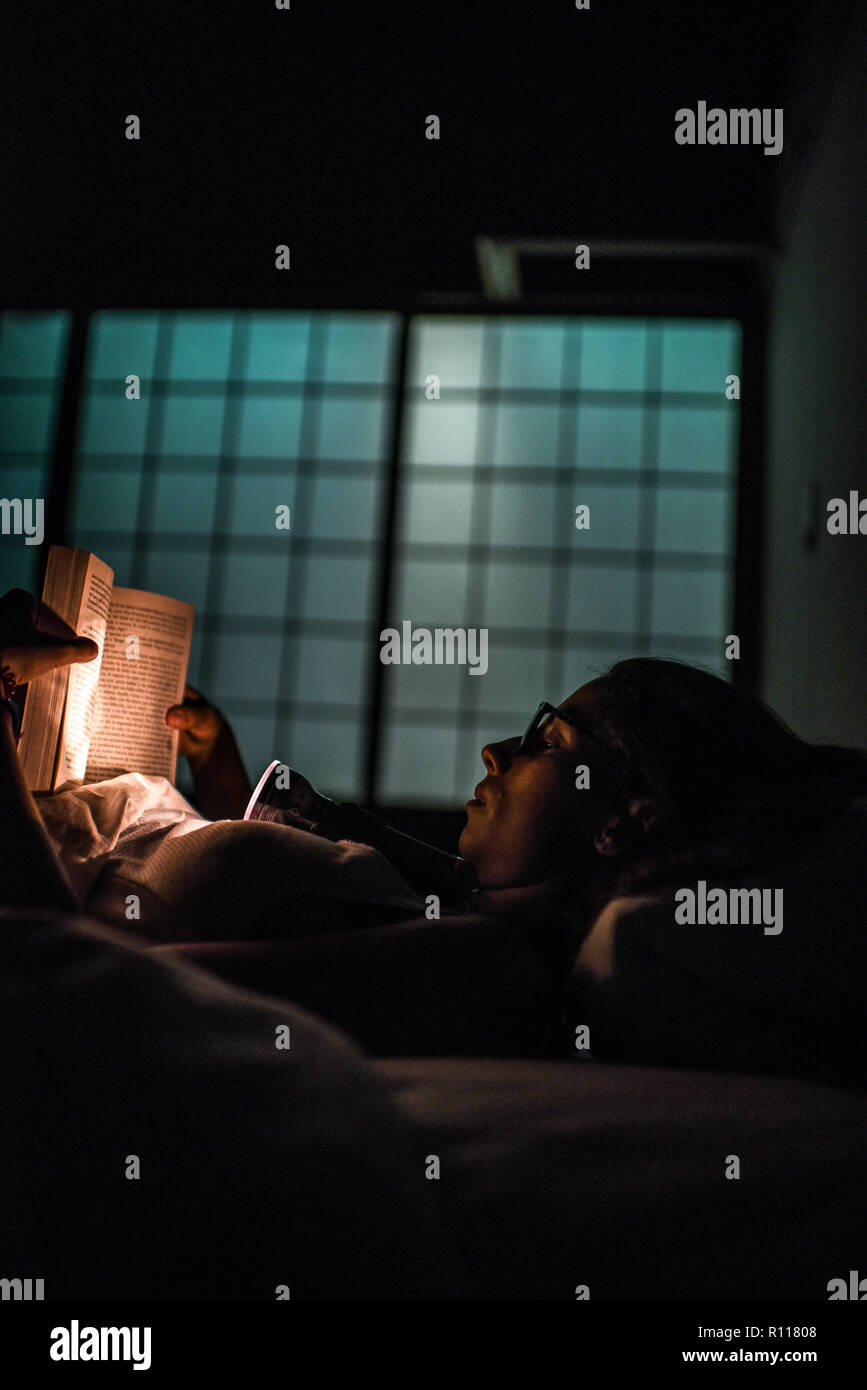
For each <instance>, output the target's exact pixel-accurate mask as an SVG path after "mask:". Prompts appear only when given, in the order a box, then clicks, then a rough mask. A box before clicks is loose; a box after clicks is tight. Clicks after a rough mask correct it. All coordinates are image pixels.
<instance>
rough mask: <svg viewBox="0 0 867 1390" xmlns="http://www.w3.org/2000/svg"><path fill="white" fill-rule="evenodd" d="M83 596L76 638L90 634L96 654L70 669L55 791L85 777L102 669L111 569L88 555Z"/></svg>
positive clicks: (109, 604)
mask: <svg viewBox="0 0 867 1390" xmlns="http://www.w3.org/2000/svg"><path fill="white" fill-rule="evenodd" d="M91 560H92V563H91V564H90V566H89V567H88V572H87V577H86V580H85V585H84V595H83V598H82V607H81V616H80V618H79V621H78V626H77V627H76V632H77V634H78V636H79V637H92V638H93V640H94V642H95V643H96V645H97V646H98V647H99V656H98V657H96V658H95V659H94V660H93V661H87V662H82V663H81V664H80V665H78V666H71V667H70V668H69V684H68V686H67V690H66V711H65V714H64V718H63V727H62V730H61V735H60V747H59V749H58V754H57V768H56V771H55V774H54V785H55V788H57V789H58V790H59V789H60V788H62V787H65V786H67V785H68V784H69V783H71V782H81V781H83V780H84V776H85V771H86V768H87V754H88V749H89V747H90V738H91V734H92V731H93V725H94V719H95V715H96V692H97V686H98V683H99V677H100V671H101V668H102V651H103V646H104V644H105V631H106V624H107V621H108V613H109V608H110V606H111V593H112V589H111V580H112V577H113V575H112V571H111V570H110V569H109V568H108V565H104V564H103V563H102V561H101V560H97V558H96V556H95V555H94V556H92V557H91Z"/></svg>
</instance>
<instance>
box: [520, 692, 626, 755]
mask: <svg viewBox="0 0 867 1390" xmlns="http://www.w3.org/2000/svg"><path fill="white" fill-rule="evenodd" d="M549 718H553V719H562V720H563V723H564V724H569V725H570V727H571V728H573V729H578V730H579V732H580V733H582V734H583V735H584V737H585V738H590V739H592V740H593V742H594V743H598V744H599V747H600V748H604V749H605V751H606V752H607V753H608V754H609V756H610V757H613V758H614V760H615V761H616V762H617V763H619V764H620V767H621V770H622V771H626V770H628V769H629V768H630V767H631V766H632V765H633V760H632V759H631V758H627V757H625V756H624V755H623V754H622V753H620V752H619V751H618V750H617V749H616V748H612V747H611V744H610V743H606V742H605V740H604V739H601V738H600V737H599V735H598V734H594V732H593V730H592V729H589V728H588V727H587V725H586V724H585V723H584V722H583V720H581V719H579V718H578V716H577V715H575V714H573V713H572V711H571V710H562V709H558V708H557V706H556V705H550V704H549V703H548V701H547V700H543V701H542V703H541V704H540V705H539V708H538V709H537V710H536V713H535V714H534V715H533V718H532V719H531V720H530V722H529V724H528V725H527V728H526V730H525V732H524V736H523V738H522V739H521V742H520V744H519V746H518V751H517V753H516V754H515V756H516V757H520V756H521V754H522V753H525V754H531V753H535V752H536V748H537V746H538V742H539V732H540V730H541V728H542V725H543V724H545V722H546V721H547V720H548V719H549Z"/></svg>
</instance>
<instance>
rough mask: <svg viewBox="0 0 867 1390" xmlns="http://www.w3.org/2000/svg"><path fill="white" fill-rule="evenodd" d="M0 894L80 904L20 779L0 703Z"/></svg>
mask: <svg viewBox="0 0 867 1390" xmlns="http://www.w3.org/2000/svg"><path fill="white" fill-rule="evenodd" d="M0 865H2V872H0V882H2V888H0V894H2V899H3V902H4V903H10V904H11V903H26V904H27V905H28V906H32V905H35V904H39V905H40V906H51V907H61V908H64V909H66V910H69V909H73V910H77V909H79V908H80V906H81V904H80V903H79V901H78V899H77V898H76V896H75V894H74V892H73V891H72V887H71V885H70V882H69V880H68V878H67V877H66V874H65V873H64V871H63V867H62V865H61V863H60V860H59V859H58V858H57V855H56V854H55V852H54V846H53V845H52V843H51V841H50V839H49V838H48V834H47V833H46V830H45V826H44V825H43V824H42V818H41V816H40V815H39V812H38V810H37V809H36V803H35V802H34V800H33V797H32V796H31V795H30V791H29V789H28V787H27V784H26V782H25V781H24V776H23V774H22V771H21V764H20V762H19V761H18V751H17V749H16V746H15V734H14V732H13V728H12V716H11V714H10V712H9V711H8V710H7V709H6V707H5V705H2V704H0Z"/></svg>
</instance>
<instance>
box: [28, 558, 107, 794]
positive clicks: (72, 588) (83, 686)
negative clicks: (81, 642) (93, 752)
mask: <svg viewBox="0 0 867 1390" xmlns="http://www.w3.org/2000/svg"><path fill="white" fill-rule="evenodd" d="M113 579H114V573H113V571H112V570H111V569H110V568H109V567H108V565H105V564H103V562H102V561H101V560H99V559H98V558H97V557H96V556H95V555H92V554H91V553H90V551H87V550H73V549H70V548H69V547H67V546H62V545H53V546H52V547H51V549H50V551H49V552H48V565H47V568H46V573H45V583H44V585H43V589H42V607H41V609H40V613H39V618H38V620H37V628H39V629H40V630H41V631H44V632H51V633H55V634H56V633H58V632H59V631H60V628H59V627H58V625H57V623H56V618H60V619H62V620H63V622H65V623H67V624H68V625H69V627H71V628H72V629H73V631H74V632H76V633H77V634H78V635H79V636H87V637H93V638H94V640H95V641H96V642H97V644H98V645H99V644H101V641H102V635H103V633H104V622H105V613H106V612H107V608H108V603H107V595H108V594H110V591H111V585H112V581H113ZM79 673H80V675H79ZM98 676H99V657H97V658H96V660H95V661H93V662H87V663H82V664H81V665H78V666H64V667H60V668H58V669H57V670H54V671H47V672H46V673H45V675H42V676H38V677H37V678H36V679H35V680H32V681H30V683H29V685H28V687H27V699H26V703H25V706H24V719H23V723H22V728H21V743H20V745H19V750H18V751H19V756H20V759H21V764H22V769H23V772H24V778H25V781H26V782H27V785H28V787H29V788H30V790H31V791H32V792H36V793H39V792H51V791H53V790H54V789H55V786H56V784H57V780H58V776H62V780H66V781H69V780H72V781H74V780H80V779H81V778H82V777H83V776H84V759H83V757H82V747H81V743H82V737H83V734H82V729H83V727H84V726H85V725H86V722H87V704H88V695H87V692H88V689H89V688H90V687H91V686H92V685H93V684H95V683H96V680H97V679H98ZM82 678H83V679H82ZM70 682H72V683H73V689H74V692H75V693H74V704H75V710H74V712H73V714H72V715H71V717H70V721H69V725H68V733H69V739H70V747H71V749H72V748H74V749H75V751H74V752H71V753H70V757H69V758H68V759H66V760H63V767H62V771H61V767H60V764H61V761H62V749H63V731H64V727H65V726H66V715H67V695H68V691H69V686H70ZM84 755H85V757H86V749H85V750H84Z"/></svg>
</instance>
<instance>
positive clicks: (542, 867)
mask: <svg viewBox="0 0 867 1390" xmlns="http://www.w3.org/2000/svg"><path fill="white" fill-rule="evenodd" d="M603 694H604V684H603V682H602V681H601V680H597V681H590V682H589V683H588V684H587V685H583V686H582V687H581V688H580V690H576V691H575V693H574V694H573V695H570V696H569V698H568V699H567V700H563V701H562V702H561V703H560V705H559V706H558V708H559V709H563V710H569V711H570V712H572V713H574V714H575V715H576V716H578V717H579V718H580V720H581V722H582V723H583V724H584V725H585V726H586V727H587V729H588V730H590V731H593V730H594V728H595V727H598V723H599V717H600V713H601V710H602V708H603V706H602V699H603ZM600 737H602V735H601V731H600ZM520 742H521V740H520V738H507V739H503V740H502V742H500V743H488V744H486V745H485V747H484V748H483V749H482V761H483V762H484V764H485V767H486V768H487V776H486V777H485V778H484V779H483V780H482V781H481V782H480V783H479V785H478V787H477V788H476V793H475V797H474V799H473V800H472V801H469V802H467V824H466V826H465V827H464V830H463V833H462V835H461V839H460V852H461V854H462V855H463V857H464V859H466V860H468V862H469V863H470V864H472V865H473V867H474V869H475V870H476V875H477V877H478V881H479V886H480V887H482V888H507V887H516V886H518V885H519V884H527V883H539V882H541V881H542V880H543V879H546V878H549V877H551V876H552V875H554V874H556V873H557V872H559V871H561V870H565V869H569V870H570V871H571V872H572V873H574V871H575V869H576V867H578V868H580V864H581V862H582V860H584V861H585V862H586V863H587V865H588V867H589V866H590V865H592V863H593V861H594V858H595V857H596V850H595V849H594V845H593V838H594V835H595V834H596V833H597V832H598V831H599V830H600V828H601V827H602V824H603V823H604V821H605V818H606V812H607V811H609V809H610V808H611V806H612V801H613V795H614V791H615V780H614V763H613V761H612V759H611V757H610V755H609V754H608V753H607V752H606V750H605V747H604V746H603V744H601V743H598V742H597V741H596V740H595V739H593V738H590V737H588V735H587V734H585V733H584V732H582V731H581V730H580V729H577V728H574V727H573V726H572V725H570V724H567V723H566V722H565V721H564V720H561V719H554V718H553V716H552V717H551V718H550V719H549V721H548V722H547V723H546V724H545V725H543V726H542V728H541V730H540V731H539V734H538V736H537V740H536V746H535V748H533V749H531V750H530V751H529V752H528V753H522V754H521V755H520V756H518V746H519V744H520ZM581 764H585V765H586V766H587V768H589V786H587V787H576V785H575V783H576V778H577V773H576V768H577V767H579V766H580V765H581ZM583 780H585V781H586V780H587V779H586V778H584V779H583Z"/></svg>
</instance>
